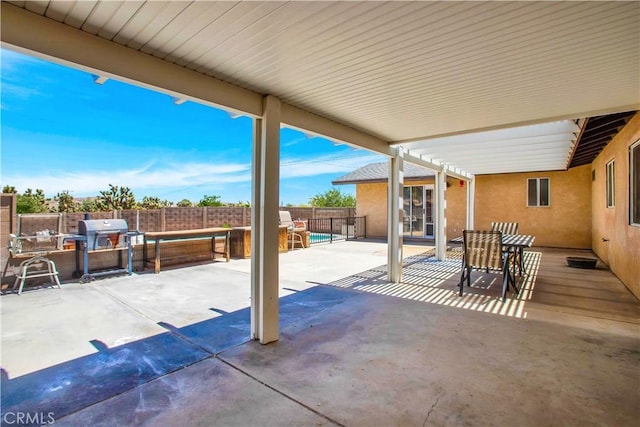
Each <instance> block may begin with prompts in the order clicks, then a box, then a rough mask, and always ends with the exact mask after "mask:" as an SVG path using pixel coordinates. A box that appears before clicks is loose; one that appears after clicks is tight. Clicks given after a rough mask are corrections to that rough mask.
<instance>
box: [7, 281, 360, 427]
mask: <svg viewBox="0 0 640 427" xmlns="http://www.w3.org/2000/svg"><path fill="white" fill-rule="evenodd" d="M357 294H358V293H357V292H353V291H348V290H340V289H336V288H332V287H324V286H316V287H313V288H309V289H307V290H305V291H300V292H297V293H295V294H292V295H289V296H285V297H282V298H280V325H281V327H285V326H289V325H295V323H296V322H304V321H305V320H306V319H307V318H309V317H311V316H314V315H317V314H318V313H319V312H321V311H323V310H325V309H327V308H329V307H332V306H335V305H338V304H341V303H342V302H344V301H346V300H348V299H349V298H351V297H353V296H355V295H357ZM212 310H213V311H216V312H221V311H219V310H217V309H215V308H212ZM158 324H159V325H160V326H162V327H164V328H165V329H167V332H166V333H161V334H158V335H154V336H151V337H148V338H145V339H142V340H138V341H134V342H130V343H127V344H124V345H121V346H117V347H113V348H109V347H108V346H107V345H106V344H104V343H103V342H101V341H99V340H92V341H91V344H92V345H93V346H94V347H95V348H96V350H97V352H96V353H94V354H91V355H87V356H84V357H80V358H77V359H74V360H69V361H67V362H65V363H61V364H58V365H55V366H51V367H49V368H46V369H42V370H40V371H36V372H33V373H30V374H26V375H22V376H19V377H16V378H9V376H8V374H7V372H6V371H5V370H4V369H3V370H2V387H1V391H2V398H1V406H2V416H3V417H2V420H3V425H4V415H5V414H8V413H18V412H20V413H30V414H49V413H51V414H53V415H52V416H53V417H54V418H55V419H60V418H62V417H64V416H66V415H69V414H72V413H74V412H77V411H79V410H81V409H83V408H86V407H88V406H91V405H94V404H96V403H98V402H101V401H103V400H106V399H109V398H111V397H113V396H116V395H119V394H121V393H124V392H126V391H127V390H131V389H133V388H136V387H138V386H140V385H142V384H145V383H148V382H150V381H153V380H155V379H157V378H160V377H162V376H164V375H167V374H169V373H171V372H175V371H178V370H180V369H183V368H185V367H187V366H190V365H193V364H194V363H197V362H199V361H202V360H204V359H207V358H212V357H215V356H216V355H217V354H218V353H220V352H221V351H223V350H225V349H229V348H232V347H234V346H237V345H240V344H242V343H245V342H247V341H249V340H250V339H251V336H250V335H251V329H250V328H251V316H250V309H249V308H248V307H247V308H245V309H241V310H238V311H235V312H233V313H228V314H223V315H222V316H219V317H215V318H213V319H208V320H205V321H202V322H198V323H194V324H192V325H187V326H185V327H182V328H177V327H174V326H173V325H171V324H168V323H164V322H159V323H158ZM26 357H38V355H37V354H32V355H27V356H26ZM27 424H28V423H27ZM36 424H38V423H37V422H36Z"/></svg>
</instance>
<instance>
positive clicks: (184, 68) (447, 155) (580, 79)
mask: <svg viewBox="0 0 640 427" xmlns="http://www.w3.org/2000/svg"><path fill="white" fill-rule="evenodd" d="M1 13H2V22H1V25H2V33H1V38H2V46H3V47H6V48H11V49H15V50H19V51H23V52H26V53H29V54H31V55H36V56H39V57H42V58H45V59H48V60H51V61H54V62H58V63H62V64H66V65H70V66H72V67H76V68H79V69H82V70H85V71H88V72H90V73H92V74H95V75H96V76H97V78H96V81H97V82H104V81H105V80H106V79H118V80H121V81H125V82H129V83H132V84H136V85H139V86H143V87H147V88H150V89H153V90H156V91H160V92H163V93H166V94H167V95H169V96H171V97H173V98H175V99H177V100H178V102H184V101H193V102H199V103H203V104H206V105H211V106H214V107H216V108H222V109H225V110H227V111H230V112H232V113H235V114H242V115H247V116H250V117H252V118H253V119H254V152H253V156H254V162H253V183H254V185H253V192H252V227H253V230H254V231H253V233H252V238H253V242H252V245H253V246H252V247H253V256H252V279H251V281H252V334H253V337H254V338H256V339H259V340H260V342H262V343H268V342H271V341H274V340H277V339H278V336H279V327H278V250H277V246H278V234H277V232H278V227H277V223H278V200H279V197H278V194H279V191H278V185H279V152H280V146H279V145H280V143H279V132H280V127H281V125H284V126H288V127H291V128H295V129H299V130H302V131H304V132H306V133H310V134H317V135H321V136H324V137H326V138H329V139H332V140H334V141H339V142H342V143H347V144H351V145H353V146H356V147H360V148H364V149H367V150H371V151H374V152H376V153H379V154H383V155H385V156H387V157H389V159H390V171H392V173H391V174H390V178H389V203H388V206H389V208H388V209H389V211H388V214H389V216H388V219H389V258H388V262H389V279H390V280H392V281H398V280H400V275H401V266H402V262H401V258H402V256H401V255H402V234H401V226H402V217H401V197H402V191H401V189H402V185H403V173H402V171H403V163H404V162H410V163H415V164H418V165H421V166H425V167H428V168H430V169H433V170H435V171H436V175H437V177H436V193H437V201H438V203H437V206H438V217H437V219H438V221H437V223H438V229H437V233H436V244H437V254H438V256H439V257H440V258H442V257H444V250H445V240H446V239H445V236H446V234H445V228H444V226H445V225H444V224H445V221H444V216H445V213H446V212H445V207H444V205H445V203H444V200H445V188H446V185H445V177H446V176H447V175H448V176H454V177H456V178H458V179H464V180H468V181H470V183H471V185H468V186H467V188H468V202H467V208H468V211H469V212H468V216H467V225H468V226H472V225H473V200H474V195H473V187H474V186H473V176H474V174H486V173H499V172H521V171H528V170H558V169H565V168H567V167H568V165H569V161H570V158H571V153H572V150H573V149H574V146H575V141H576V138H577V136H578V135H579V133H580V131H581V126H582V124H583V123H584V121H583V119H584V118H588V117H592V116H597V115H603V114H609V113H617V112H624V111H630V110H637V109H639V107H640V3H638V2H637V1H629V2H411V1H407V2H366V1H365V2H313V1H312V2H295V1H294V2H213V1H200V2H182V1H166V2H156V1H153V2H142V1H126V2H114V1H55V2H54V1H26V2H25V1H10V2H4V1H3V2H2V9H1ZM515 128H517V129H515Z"/></svg>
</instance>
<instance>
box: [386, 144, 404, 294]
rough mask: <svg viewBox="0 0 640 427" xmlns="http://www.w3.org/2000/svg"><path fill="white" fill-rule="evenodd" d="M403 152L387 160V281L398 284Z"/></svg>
mask: <svg viewBox="0 0 640 427" xmlns="http://www.w3.org/2000/svg"><path fill="white" fill-rule="evenodd" d="M403 159H404V151H403V150H402V148H399V149H398V151H397V154H396V156H395V157H391V158H390V159H389V178H388V189H387V208H388V209H387V220H388V221H387V224H388V230H387V236H388V239H387V264H388V266H389V268H388V280H389V281H390V282H393V283H399V282H400V280H401V279H402V224H403V211H402V189H403V186H404V160H403Z"/></svg>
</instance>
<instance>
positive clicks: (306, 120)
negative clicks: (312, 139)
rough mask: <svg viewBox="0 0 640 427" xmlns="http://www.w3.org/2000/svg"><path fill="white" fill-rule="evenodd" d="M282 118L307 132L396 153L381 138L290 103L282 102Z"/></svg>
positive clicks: (374, 149)
mask: <svg viewBox="0 0 640 427" xmlns="http://www.w3.org/2000/svg"><path fill="white" fill-rule="evenodd" d="M281 120H282V123H284V124H286V125H287V126H289V127H292V128H294V129H297V130H300V131H303V132H306V133H309V132H311V133H314V134H317V135H320V136H323V137H325V138H328V139H331V140H333V141H336V142H342V143H345V144H349V145H354V146H356V147H358V148H364V149H366V150H369V151H373V152H375V153H377V154H382V155H384V156H389V157H393V156H394V155H395V149H393V148H391V147H390V146H389V144H388V143H387V142H386V141H384V140H382V139H380V138H376V137H375V136H372V135H369V134H367V133H365V132H362V131H359V130H357V129H354V128H352V127H349V126H346V125H343V124H341V123H337V122H334V121H333V120H330V119H327V118H324V117H321V116H318V115H317V114H313V113H309V112H308V111H304V110H302V109H300V108H297V107H294V106H292V105H289V104H285V103H282V113H281Z"/></svg>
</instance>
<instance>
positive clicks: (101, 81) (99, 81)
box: [91, 74, 109, 85]
mask: <svg viewBox="0 0 640 427" xmlns="http://www.w3.org/2000/svg"><path fill="white" fill-rule="evenodd" d="M91 76H92V77H93V82H94V83H95V84H99V85H102V84H104V82H106V81H107V80H109V77H106V76H98V75H95V74H92V75H91Z"/></svg>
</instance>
